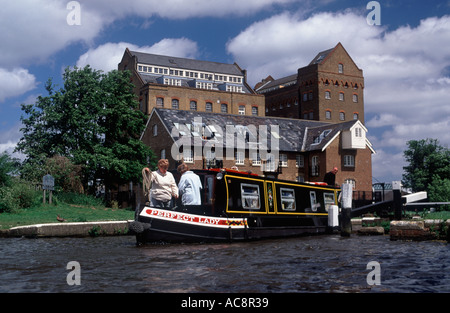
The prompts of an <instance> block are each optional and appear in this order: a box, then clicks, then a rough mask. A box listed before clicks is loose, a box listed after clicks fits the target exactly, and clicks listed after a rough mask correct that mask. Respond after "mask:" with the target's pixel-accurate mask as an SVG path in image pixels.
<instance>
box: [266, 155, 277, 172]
mask: <svg viewBox="0 0 450 313" xmlns="http://www.w3.org/2000/svg"><path fill="white" fill-rule="evenodd" d="M276 169H277V164H276V160H275V156H274V155H273V154H272V153H268V154H267V160H266V161H265V162H264V170H265V171H267V172H275V170H276Z"/></svg>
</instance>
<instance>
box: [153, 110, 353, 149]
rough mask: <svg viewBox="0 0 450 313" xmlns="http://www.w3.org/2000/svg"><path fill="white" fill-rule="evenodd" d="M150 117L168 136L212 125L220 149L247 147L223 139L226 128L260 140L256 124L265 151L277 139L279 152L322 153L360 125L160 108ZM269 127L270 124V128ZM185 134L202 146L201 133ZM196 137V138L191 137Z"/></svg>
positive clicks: (203, 141) (225, 137)
mask: <svg viewBox="0 0 450 313" xmlns="http://www.w3.org/2000/svg"><path fill="white" fill-rule="evenodd" d="M154 114H156V115H157V116H158V117H159V119H160V120H161V121H162V123H163V124H164V128H165V129H166V130H167V131H168V132H169V133H170V134H174V133H176V134H179V135H180V134H181V135H183V134H186V129H187V127H186V126H185V125H192V124H193V123H194V121H201V123H202V124H204V125H205V126H206V125H207V126H213V129H216V130H217V128H220V129H221V130H222V132H223V133H222V134H223V136H221V137H220V139H221V142H220V143H222V144H223V147H227V146H234V147H237V146H238V144H243V145H245V147H246V148H249V140H246V142H245V143H243V142H239V143H238V142H237V141H236V140H237V139H236V138H235V137H238V136H232V137H228V138H227V136H226V127H227V125H228V127H230V129H233V130H234V131H235V132H240V131H242V130H243V129H244V130H245V131H248V132H249V135H248V136H250V137H251V138H252V139H253V141H252V142H256V141H260V140H261V138H260V136H261V134H259V133H258V130H259V126H260V125H261V126H263V125H264V126H267V135H268V137H267V144H268V148H269V149H270V147H271V143H273V141H272V140H273V139H278V148H279V150H280V151H283V152H305V151H315V150H321V151H323V150H325V149H326V147H327V146H328V145H329V144H330V143H331V142H332V141H333V140H334V139H335V138H337V136H338V135H339V134H340V133H341V132H342V131H344V130H349V129H350V128H352V127H353V126H354V125H355V124H356V123H360V122H359V121H357V120H353V121H348V122H343V123H326V122H319V121H311V120H301V119H290V118H279V117H259V116H248V115H235V114H218V113H207V112H197V111H183V110H174V109H161V108H155V109H153V111H152V113H151V115H150V117H149V120H148V121H150V119H151V118H152V116H153V115H154ZM194 119H195V120H194ZM271 125H273V126H274V127H271ZM147 126H148V122H147ZM147 126H146V128H147ZM181 126H184V128H182V127H181ZM275 126H278V132H273V131H274V130H275V129H276V128H275ZM176 127H178V128H177V129H178V130H180V129H182V132H181V133H180V132H179V131H178V130H174V128H176ZM144 132H145V130H144ZM186 135H189V136H190V138H191V140H192V142H191V144H192V145H198V144H199V143H202V145H205V143H206V142H207V141H205V140H202V138H201V134H198V133H194V132H192V129H191V133H190V134H186ZM196 136H197V138H195V137H196ZM172 137H173V136H172ZM180 137H181V136H180ZM244 138H245V137H244ZM174 139H177V138H174ZM247 139H248V138H247ZM230 140H233V142H231V141H230ZM218 144H219V143H218Z"/></svg>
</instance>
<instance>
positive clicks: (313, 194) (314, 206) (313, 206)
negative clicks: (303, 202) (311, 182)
mask: <svg viewBox="0 0 450 313" xmlns="http://www.w3.org/2000/svg"><path fill="white" fill-rule="evenodd" d="M309 199H310V201H311V210H312V211H313V212H316V211H317V209H318V208H320V203H319V202H317V197H316V192H315V191H310V192H309Z"/></svg>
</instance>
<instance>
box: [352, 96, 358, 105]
mask: <svg viewBox="0 0 450 313" xmlns="http://www.w3.org/2000/svg"><path fill="white" fill-rule="evenodd" d="M353 102H355V103H357V102H358V95H357V94H353Z"/></svg>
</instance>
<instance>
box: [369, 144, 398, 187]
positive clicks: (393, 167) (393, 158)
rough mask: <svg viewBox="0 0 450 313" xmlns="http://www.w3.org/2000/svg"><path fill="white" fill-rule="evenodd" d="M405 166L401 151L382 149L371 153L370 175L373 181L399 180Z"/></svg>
mask: <svg viewBox="0 0 450 313" xmlns="http://www.w3.org/2000/svg"><path fill="white" fill-rule="evenodd" d="M404 166H406V162H405V159H404V157H403V152H397V153H392V152H389V151H386V150H383V149H380V150H377V154H374V155H372V175H373V181H374V182H377V181H379V182H392V181H394V180H401V179H402V174H403V167H404Z"/></svg>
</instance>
